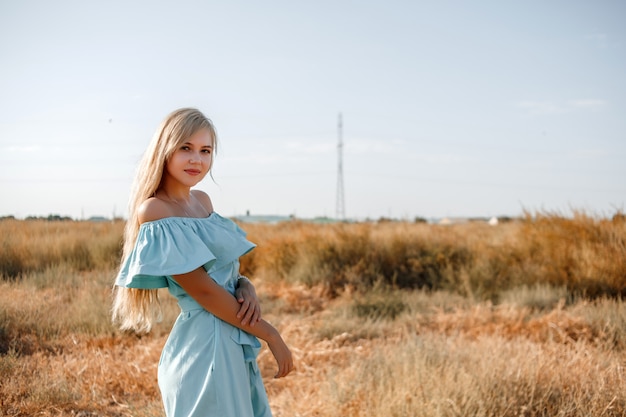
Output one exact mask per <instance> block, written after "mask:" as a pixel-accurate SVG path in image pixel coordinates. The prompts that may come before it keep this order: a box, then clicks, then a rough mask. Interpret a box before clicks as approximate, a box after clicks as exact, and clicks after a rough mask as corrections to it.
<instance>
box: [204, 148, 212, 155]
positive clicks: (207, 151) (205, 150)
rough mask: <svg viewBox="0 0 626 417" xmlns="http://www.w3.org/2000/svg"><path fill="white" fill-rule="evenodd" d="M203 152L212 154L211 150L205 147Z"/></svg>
mask: <svg viewBox="0 0 626 417" xmlns="http://www.w3.org/2000/svg"><path fill="white" fill-rule="evenodd" d="M202 152H204V153H206V154H210V153H211V150H210V149H203V150H202Z"/></svg>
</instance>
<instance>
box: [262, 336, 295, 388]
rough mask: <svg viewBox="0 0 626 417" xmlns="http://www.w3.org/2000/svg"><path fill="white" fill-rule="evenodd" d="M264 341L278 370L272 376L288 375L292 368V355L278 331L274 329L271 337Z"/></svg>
mask: <svg viewBox="0 0 626 417" xmlns="http://www.w3.org/2000/svg"><path fill="white" fill-rule="evenodd" d="M266 342H267V346H268V347H269V348H270V350H271V351H272V355H274V358H275V359H276V364H277V365H278V371H277V372H276V375H274V378H282V377H285V376H287V375H289V373H290V372H291V371H293V370H294V365H293V357H292V355H291V351H290V350H289V348H288V347H287V345H286V344H285V341H284V340H283V338H282V337H280V334H279V333H278V331H276V330H275V329H274V334H273V335H272V337H271V338H268V339H266Z"/></svg>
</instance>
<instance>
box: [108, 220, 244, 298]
mask: <svg viewBox="0 0 626 417" xmlns="http://www.w3.org/2000/svg"><path fill="white" fill-rule="evenodd" d="M223 232H229V233H223ZM255 246H256V245H254V243H252V242H250V241H248V240H247V239H246V233H245V232H244V231H243V230H242V229H241V228H240V227H239V226H238V225H237V224H236V223H234V222H233V221H231V220H229V219H226V218H224V217H222V216H220V215H219V214H217V213H215V212H214V213H211V215H210V216H209V217H204V218H189V217H166V218H163V219H160V220H155V221H151V222H146V223H143V224H142V225H141V227H140V228H139V233H138V235H137V240H136V242H135V246H134V248H133V250H132V252H131V253H130V255H129V256H128V257H127V258H126V260H125V261H124V264H123V265H122V268H120V272H119V274H118V276H117V278H116V280H115V285H118V286H121V287H127V288H143V289H155V288H164V287H167V286H168V280H167V278H168V277H171V276H172V275H176V274H184V273H187V272H191V271H193V270H194V269H197V268H199V267H200V266H202V267H203V268H204V269H205V270H206V271H207V272H208V274H209V275H211V272H213V271H217V270H219V269H220V268H223V267H224V266H226V265H229V264H231V263H232V262H233V261H236V260H237V259H238V258H239V257H240V256H242V255H245V254H246V253H248V252H249V251H251V250H252V249H253V248H254V247H255Z"/></svg>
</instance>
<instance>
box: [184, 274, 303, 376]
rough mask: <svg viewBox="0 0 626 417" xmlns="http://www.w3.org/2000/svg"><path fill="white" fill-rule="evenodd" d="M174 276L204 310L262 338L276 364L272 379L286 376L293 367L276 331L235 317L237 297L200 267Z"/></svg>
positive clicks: (237, 309)
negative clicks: (276, 369) (243, 321)
mask: <svg viewBox="0 0 626 417" xmlns="http://www.w3.org/2000/svg"><path fill="white" fill-rule="evenodd" d="M173 278H174V279H175V280H176V282H177V283H178V284H179V285H180V286H181V287H182V288H183V289H184V290H185V291H186V292H187V294H189V295H190V296H191V297H192V298H193V299H194V300H196V301H197V302H198V304H200V305H201V306H202V307H204V309H205V310H207V311H208V312H210V313H212V314H214V315H215V316H216V317H218V318H220V319H221V320H223V321H225V322H227V323H229V324H231V325H233V326H236V327H238V328H240V329H242V330H245V331H246V332H248V333H250V334H252V335H254V336H256V337H259V338H261V339H263V340H265V341H266V342H267V345H268V346H269V348H270V350H271V351H272V354H273V355H274V358H275V359H276V363H277V364H278V372H277V373H276V375H275V376H274V377H275V378H281V377H284V376H287V375H288V374H289V373H290V372H291V371H292V370H293V358H292V356H291V352H290V351H289V348H288V347H287V345H286V344H285V342H284V341H283V339H282V337H281V336H280V333H278V330H276V329H275V328H274V327H273V326H272V325H271V324H269V323H268V322H267V321H265V320H263V319H261V320H259V321H258V322H257V323H256V324H255V325H254V326H252V324H251V323H247V324H244V323H242V322H241V320H240V319H239V318H238V317H237V314H238V312H239V310H240V305H239V303H238V302H237V299H236V298H235V297H233V296H232V294H230V293H229V292H228V291H226V290H225V289H224V288H222V287H221V286H220V285H219V284H217V283H216V282H215V281H213V279H211V277H209V276H208V275H207V273H206V271H205V270H204V269H203V268H198V269H196V270H194V271H191V272H189V273H187V274H181V275H174V276H173Z"/></svg>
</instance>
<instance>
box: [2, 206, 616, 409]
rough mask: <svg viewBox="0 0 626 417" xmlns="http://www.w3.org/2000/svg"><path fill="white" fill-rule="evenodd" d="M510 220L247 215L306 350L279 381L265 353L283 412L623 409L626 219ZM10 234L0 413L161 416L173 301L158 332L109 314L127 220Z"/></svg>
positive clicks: (281, 315) (264, 275) (256, 261)
mask: <svg viewBox="0 0 626 417" xmlns="http://www.w3.org/2000/svg"><path fill="white" fill-rule="evenodd" d="M503 226H504V227H497V228H492V227H486V226H483V225H480V224H467V225H459V227H457V226H454V227H439V226H432V225H425V224H395V223H386V224H370V225H364V224H358V225H329V226H321V225H307V224H302V223H290V224H284V225H278V226H268V225H246V229H247V230H248V231H249V232H250V238H251V239H252V240H254V241H255V242H257V243H258V244H259V248H258V249H257V250H256V251H254V252H253V255H252V254H251V256H250V255H247V256H246V257H244V258H243V259H242V261H243V267H244V269H245V270H246V272H248V273H250V274H251V275H252V278H253V280H254V281H255V283H256V285H257V288H258V291H259V294H260V296H261V298H262V302H263V307H264V315H265V317H266V318H268V319H269V320H270V321H271V322H273V323H274V324H275V325H276V326H277V327H278V328H279V329H280V330H281V332H282V333H283V335H284V336H285V338H286V339H287V341H288V343H289V344H290V346H291V347H292V349H293V352H294V355H295V356H296V361H297V362H296V363H297V372H296V373H295V374H293V375H291V376H289V377H288V378H285V379H281V380H274V379H271V377H270V376H271V375H273V371H274V363H273V360H272V358H271V354H270V353H269V352H268V350H267V349H263V350H262V352H261V355H260V357H259V364H260V368H261V371H262V373H263V375H265V376H266V378H265V381H266V387H267V390H268V393H269V396H270V402H271V405H272V408H273V410H274V414H275V415H276V416H284V417H287V416H289V417H292V416H293V417H295V416H338V415H341V416H383V415H384V416H568V417H569V416H572V417H578V416H581V417H582V416H590V415H593V416H622V415H625V414H626V375H625V370H624V366H625V365H626V305H625V304H624V301H622V300H621V298H620V297H619V295H620V294H621V295H623V289H624V280H625V279H626V273H625V272H624V271H625V270H624V258H625V253H624V250H625V246H626V245H625V244H624V242H625V236H626V231H625V229H624V224H623V222H620V221H619V219H618V221H617V222H610V221H603V220H598V219H593V218H590V217H586V216H582V217H578V218H575V219H569V220H568V219H563V218H561V217H559V216H547V215H544V216H537V217H533V218H527V219H526V220H525V221H523V222H519V223H510V224H505V225H503ZM0 234H1V235H2V236H3V237H2V239H3V240H2V242H3V246H2V248H3V252H2V264H4V262H5V261H7V263H11V262H12V265H14V266H13V267H11V268H13V269H11V270H12V271H14V272H13V273H8V272H7V271H9V268H8V267H4V266H2V268H5V269H3V271H4V272H3V274H4V276H5V280H4V281H1V280H0V416H20V417H22V416H24V417H25V416H82V417H95V416H119V417H122V416H136V417H156V416H163V412H162V409H161V403H160V398H159V393H158V388H157V385H156V367H157V363H158V358H159V355H160V350H161V346H162V345H163V343H164V342H165V338H166V337H167V332H168V329H169V326H170V325H171V323H172V322H173V320H174V318H175V317H176V315H177V307H176V304H175V301H174V300H173V299H172V298H171V297H169V296H165V297H163V298H164V313H165V314H164V317H165V318H164V321H163V323H161V324H159V325H157V326H156V328H155V329H154V331H153V333H152V334H150V335H148V336H143V337H137V336H133V335H128V334H122V333H120V332H118V331H117V330H116V329H114V328H113V327H112V326H111V324H110V322H109V315H108V310H109V306H110V298H109V297H110V286H111V282H112V279H113V276H114V275H115V264H116V263H117V259H115V256H117V253H118V249H119V236H120V234H121V225H119V224H118V225H103V224H99V225H89V224H87V225H85V224H81V223H56V224H53V225H46V224H44V223H43V222H41V223H37V222H33V223H30V222H13V221H9V222H0ZM57 238H58V241H57V240H56V239H57ZM73 239H75V240H76V241H77V242H81V243H80V244H79V246H80V245H86V248H87V249H86V250H85V249H81V250H82V253H83V254H85V253H89V257H88V259H89V260H88V261H85V260H79V259H78V258H80V257H79V256H77V255H76V254H77V253H78V252H79V251H81V250H78V249H73V248H74V247H75V245H74V244H73V243H72V242H73ZM77 245H78V244H77ZM39 253H41V254H42V256H39V255H38V254H39ZM98 254H99V255H98ZM107 254H108V255H107ZM31 258H32V259H31ZM611 259H612V260H613V261H611ZM9 261H10V262H9ZM15 265H17V266H19V268H18V267H15ZM307 268H310V270H309V271H308V272H307ZM559 268H561V269H559ZM563 268H564V270H565V271H567V272H565V273H564V272H563ZM585 277H586V278H585ZM360 278H362V279H360ZM481 280H482V281H481ZM590 295H592V297H591V296H590Z"/></svg>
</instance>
